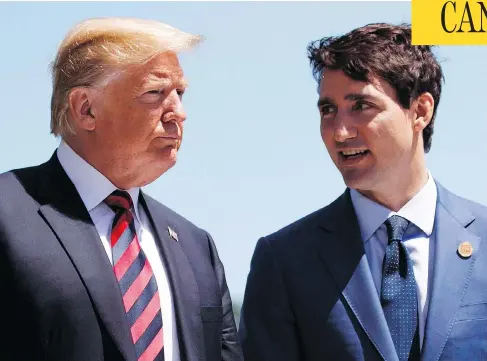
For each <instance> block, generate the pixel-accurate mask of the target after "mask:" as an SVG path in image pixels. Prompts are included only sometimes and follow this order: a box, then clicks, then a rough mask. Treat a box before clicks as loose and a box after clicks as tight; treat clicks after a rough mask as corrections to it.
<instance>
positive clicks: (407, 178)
mask: <svg viewBox="0 0 487 361" xmlns="http://www.w3.org/2000/svg"><path fill="white" fill-rule="evenodd" d="M308 55H309V60H310V62H311V66H312V69H313V74H314V76H315V78H316V80H317V82H318V85H319V100H318V109H319V113H320V118H321V136H322V139H323V142H324V144H325V146H326V148H327V150H328V152H329V154H330V157H331V159H332V160H333V162H334V164H335V166H336V167H337V168H338V170H339V171H340V173H341V175H342V177H343V180H344V182H345V184H346V190H345V192H344V193H343V194H342V195H341V196H340V197H339V198H337V199H336V200H335V201H334V202H333V203H331V204H329V205H327V206H326V207H324V208H322V209H320V210H318V211H316V212H314V213H312V214H310V215H307V216H306V217H304V218H302V219H300V220H298V221H296V222H294V223H292V224H290V225H288V226H286V227H284V228H283V229H281V230H279V231H277V232H275V233H273V234H271V235H268V236H266V237H262V238H261V239H259V241H258V243H257V245H256V249H255V252H254V255H253V258H252V262H251V269H250V273H249V276H248V280H247V287H246V293H245V298H244V303H243V308H242V314H241V323H240V330H239V332H240V337H241V341H242V347H243V350H244V357H245V360H248V361H324V360H333V361H335V360H336V361H348V360H354V361H355V360H357V361H358V360H361V361H362V360H366V361H376V360H377V361H379V360H387V361H389V360H393V361H397V360H400V361H412V360H424V361H427V360H428V361H429V360H435V361H437V360H443V361H446V360H480V359H483V358H482V356H483V357H487V356H486V355H487V277H486V274H487V249H486V247H485V245H484V247H483V248H482V240H483V241H484V243H485V242H487V239H486V238H487V208H485V207H484V206H481V205H479V204H476V203H474V202H472V201H469V200H466V199H464V198H461V197H459V196H457V195H454V194H452V193H451V192H450V191H448V190H447V189H445V188H444V187H443V186H442V185H440V183H439V182H438V181H437V180H436V179H435V178H433V176H432V174H431V172H429V170H428V168H427V166H426V161H425V153H427V152H428V151H429V150H430V148H431V140H432V135H433V128H434V119H435V115H436V110H437V108H438V104H439V101H440V94H441V87H442V81H443V73H442V70H441V67H440V65H439V63H438V61H437V60H436V58H435V56H434V54H433V52H432V49H431V47H430V46H413V45H412V44H411V28H410V26H408V25H391V24H369V25H367V26H363V27H361V28H358V29H355V30H353V31H351V32H349V33H347V34H345V35H343V36H339V37H326V38H323V39H321V40H318V41H315V42H312V43H311V44H310V45H309V47H308Z"/></svg>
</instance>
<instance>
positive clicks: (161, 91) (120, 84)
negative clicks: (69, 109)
mask: <svg viewBox="0 0 487 361" xmlns="http://www.w3.org/2000/svg"><path fill="white" fill-rule="evenodd" d="M185 88H186V84H185V81H184V79H183V71H182V69H181V67H180V65H179V61H178V58H177V55H175V54H173V53H165V54H160V55H158V56H156V57H154V58H153V59H152V60H151V61H150V62H148V63H147V64H145V65H143V66H132V67H130V68H128V69H127V70H126V71H125V72H123V73H122V74H121V75H120V76H118V77H116V78H115V79H114V80H112V81H111V82H110V83H109V84H108V85H107V86H106V87H105V88H104V89H103V90H102V91H101V93H100V94H99V96H97V97H95V98H94V101H93V109H94V111H95V112H96V113H95V119H96V130H95V136H96V144H97V149H98V150H99V152H98V153H99V154H98V156H99V157H101V158H106V159H110V160H113V161H114V162H115V163H117V166H116V169H115V172H116V173H118V174H117V177H129V178H130V177H132V178H133V177H137V178H138V179H140V182H142V184H136V185H138V186H142V185H145V184H147V183H150V182H152V181H153V180H155V179H157V178H158V177H159V176H160V175H161V174H162V173H164V172H165V171H167V170H168V169H169V168H171V167H172V166H173V165H174V164H175V163H176V155H177V152H178V150H179V146H180V144H181V140H182V135H183V122H184V120H185V119H186V114H185V112H184V109H183V104H182V95H183V93H184V90H185ZM137 182H138V181H136V183H137Z"/></svg>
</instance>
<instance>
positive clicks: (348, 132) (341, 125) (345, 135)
mask: <svg viewBox="0 0 487 361" xmlns="http://www.w3.org/2000/svg"><path fill="white" fill-rule="evenodd" d="M334 123H335V124H334V138H335V141H336V142H338V143H343V142H346V141H347V140H349V139H353V138H355V137H356V136H357V128H356V127H355V126H354V124H353V121H351V119H347V117H344V116H341V117H340V116H338V115H337V116H336V117H335V122H334Z"/></svg>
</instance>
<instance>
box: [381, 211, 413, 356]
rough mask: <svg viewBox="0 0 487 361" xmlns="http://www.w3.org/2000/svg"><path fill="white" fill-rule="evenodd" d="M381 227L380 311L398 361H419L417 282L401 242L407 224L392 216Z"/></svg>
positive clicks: (403, 220)
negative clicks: (385, 237)
mask: <svg viewBox="0 0 487 361" xmlns="http://www.w3.org/2000/svg"><path fill="white" fill-rule="evenodd" d="M384 224H385V225H386V228H387V235H388V237H389V242H388V245H387V248H386V254H385V257H384V265H383V269H382V288H381V304H382V309H383V311H384V315H385V317H386V320H387V324H388V325H389V330H390V332H391V336H392V340H393V341H394V345H395V347H396V351H397V355H398V357H399V361H413V360H419V353H420V352H419V351H420V350H419V328H418V303H417V302H418V299H417V296H416V280H415V279H414V270H413V264H412V262H411V259H410V258H409V255H408V251H407V249H406V247H405V246H404V244H403V243H402V238H403V235H404V233H405V231H406V228H407V226H408V225H409V221H407V220H406V219H404V218H402V217H401V216H397V215H393V216H391V217H390V218H389V219H388V220H386V221H385V222H384Z"/></svg>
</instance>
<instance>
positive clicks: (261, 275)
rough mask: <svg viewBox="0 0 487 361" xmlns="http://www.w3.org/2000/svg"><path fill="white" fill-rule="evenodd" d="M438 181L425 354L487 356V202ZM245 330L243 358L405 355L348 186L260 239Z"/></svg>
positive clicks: (393, 360) (428, 357) (448, 360)
mask: <svg viewBox="0 0 487 361" xmlns="http://www.w3.org/2000/svg"><path fill="white" fill-rule="evenodd" d="M436 184H437V188H438V200H437V206H436V216H435V223H434V229H433V235H432V237H433V240H434V241H433V242H432V245H433V246H432V247H433V251H434V256H433V262H432V269H431V270H430V272H431V273H432V277H431V282H430V283H429V285H428V293H429V294H430V302H429V305H428V307H429V308H428V316H427V320H426V326H425V338H424V343H423V348H422V355H421V360H422V361H438V360H441V361H454V360H458V361H477V360H487V208H486V207H484V206H481V205H478V204H476V203H473V202H471V201H468V200H465V199H463V198H460V197H458V196H456V195H454V194H452V193H451V192H449V191H447V190H446V189H444V188H443V187H442V186H441V185H439V184H438V183H436ZM462 242H469V243H470V244H471V245H472V246H473V253H472V255H471V257H468V258H462V257H460V256H459V254H458V252H457V249H458V246H459V244H460V243H462ZM239 335H240V339H241V343H242V348H243V351H244V357H245V361H326V360H332V361H382V360H387V361H397V360H398V358H397V355H396V352H395V349H394V344H393V341H392V338H391V336H390V333H389V330H388V327H387V322H386V320H385V318H384V315H383V312H382V308H381V304H380V300H379V297H378V294H377V290H376V288H375V286H374V282H373V279H372V275H371V273H370V270H369V266H368V261H367V258H366V256H365V251H364V246H363V242H362V239H361V236H360V231H359V225H358V222H357V217H356V215H355V212H354V209H353V205H352V202H351V199H350V192H349V190H346V191H345V192H344V193H343V194H342V195H341V196H340V197H339V198H338V199H337V200H335V201H334V202H333V203H332V204H330V205H328V206H327V207H325V208H323V209H321V210H318V211H316V212H315V213H313V214H311V215H308V216H307V217H305V218H303V219H301V220H299V221H297V222H295V223H293V224H291V225H289V226H287V227H285V228H283V229H281V230H279V231H278V232H276V233H274V234H271V235H269V236H267V237H263V238H261V239H259V241H258V243H257V246H256V249H255V252H254V255H253V258H252V262H251V269H250V273H249V275H248V280H247V286H246V291H245V297H244V302H243V307H242V313H241V318H240V328H239Z"/></svg>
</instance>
